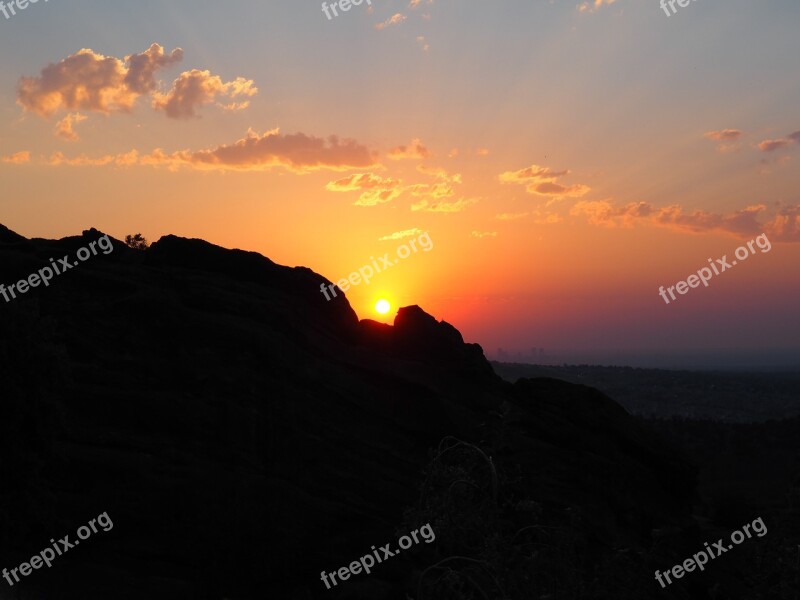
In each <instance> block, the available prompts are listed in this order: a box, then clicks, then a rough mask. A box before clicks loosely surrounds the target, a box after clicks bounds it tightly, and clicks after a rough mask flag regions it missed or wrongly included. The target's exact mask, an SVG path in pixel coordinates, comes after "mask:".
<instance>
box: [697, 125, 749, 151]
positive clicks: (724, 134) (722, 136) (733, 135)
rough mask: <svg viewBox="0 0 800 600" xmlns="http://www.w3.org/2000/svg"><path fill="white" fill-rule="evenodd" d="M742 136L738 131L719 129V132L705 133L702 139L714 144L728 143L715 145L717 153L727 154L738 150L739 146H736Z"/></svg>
mask: <svg viewBox="0 0 800 600" xmlns="http://www.w3.org/2000/svg"><path fill="white" fill-rule="evenodd" d="M741 135H742V132H741V131H740V130H739V129H720V130H719V131H707V132H705V133H704V134H703V137H704V138H706V139H709V140H713V141H715V142H730V143H721V144H717V152H722V153H728V152H736V151H738V150H739V144H736V143H734V142H736V140H738V139H739V138H740V137H741Z"/></svg>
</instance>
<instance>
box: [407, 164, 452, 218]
mask: <svg viewBox="0 0 800 600" xmlns="http://www.w3.org/2000/svg"><path fill="white" fill-rule="evenodd" d="M417 171H419V172H420V173H422V174H424V175H428V176H429V177H434V178H435V179H436V181H435V182H434V183H417V184H414V185H411V186H409V187H408V190H409V191H410V192H411V195H412V196H416V197H417V198H424V199H426V200H430V201H431V202H438V201H440V200H442V199H443V198H452V197H453V196H455V195H456V191H455V188H454V187H453V186H454V185H460V184H461V182H462V181H461V174H460V173H454V174H450V173H448V172H447V171H446V170H445V169H442V168H441V167H426V166H425V165H417ZM420 205H421V204H420ZM412 210H413V208H412Z"/></svg>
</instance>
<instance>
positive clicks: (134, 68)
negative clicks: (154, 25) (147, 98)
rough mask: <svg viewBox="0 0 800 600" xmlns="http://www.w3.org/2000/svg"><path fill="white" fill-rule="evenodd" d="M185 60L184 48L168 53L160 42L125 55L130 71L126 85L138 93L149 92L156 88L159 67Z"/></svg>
mask: <svg viewBox="0 0 800 600" xmlns="http://www.w3.org/2000/svg"><path fill="white" fill-rule="evenodd" d="M182 60H183V50H182V49H181V48H175V49H174V50H173V51H172V52H170V53H169V54H168V55H167V54H164V48H163V47H162V46H160V45H159V44H152V45H151V46H150V47H149V48H148V49H147V50H145V51H144V52H140V53H139V54H131V55H129V56H126V57H125V62H126V63H127V64H128V73H127V74H126V75H125V79H124V82H125V85H126V86H127V87H128V89H129V90H131V91H132V92H135V93H137V94H147V93H149V92H152V91H153V90H154V89H155V88H156V80H155V74H156V71H158V70H159V69H164V68H166V67H169V66H171V65H173V64H177V63H179V62H181V61H182Z"/></svg>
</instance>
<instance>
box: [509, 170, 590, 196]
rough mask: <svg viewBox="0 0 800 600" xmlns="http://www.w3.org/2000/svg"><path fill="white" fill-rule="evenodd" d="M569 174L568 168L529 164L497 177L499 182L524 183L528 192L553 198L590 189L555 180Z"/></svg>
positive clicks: (573, 194)
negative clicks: (560, 169) (557, 169)
mask: <svg viewBox="0 0 800 600" xmlns="http://www.w3.org/2000/svg"><path fill="white" fill-rule="evenodd" d="M566 175H569V170H567V169H565V170H563V171H554V170H553V169H551V168H550V167H542V166H540V165H531V166H530V167H526V168H524V169H520V170H518V171H506V172H504V173H501V174H500V175H499V176H498V178H499V180H500V182H501V183H517V184H521V185H525V186H526V187H525V189H526V190H527V191H528V193H530V194H539V195H540V196H551V197H554V198H564V197H573V198H575V197H580V196H583V195H584V194H586V193H587V192H589V191H590V189H591V188H590V187H589V186H587V185H583V184H573V185H563V184H561V183H559V182H558V181H557V180H558V179H559V178H561V177H564V176H566Z"/></svg>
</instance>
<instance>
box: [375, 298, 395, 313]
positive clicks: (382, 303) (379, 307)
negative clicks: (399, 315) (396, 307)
mask: <svg viewBox="0 0 800 600" xmlns="http://www.w3.org/2000/svg"><path fill="white" fill-rule="evenodd" d="M391 308H392V305H391V304H389V301H388V300H383V299H381V300H378V301H377V302H376V303H375V310H376V311H377V312H379V313H380V314H382V315H385V314H386V313H388V312H389V310H390V309H391Z"/></svg>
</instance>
